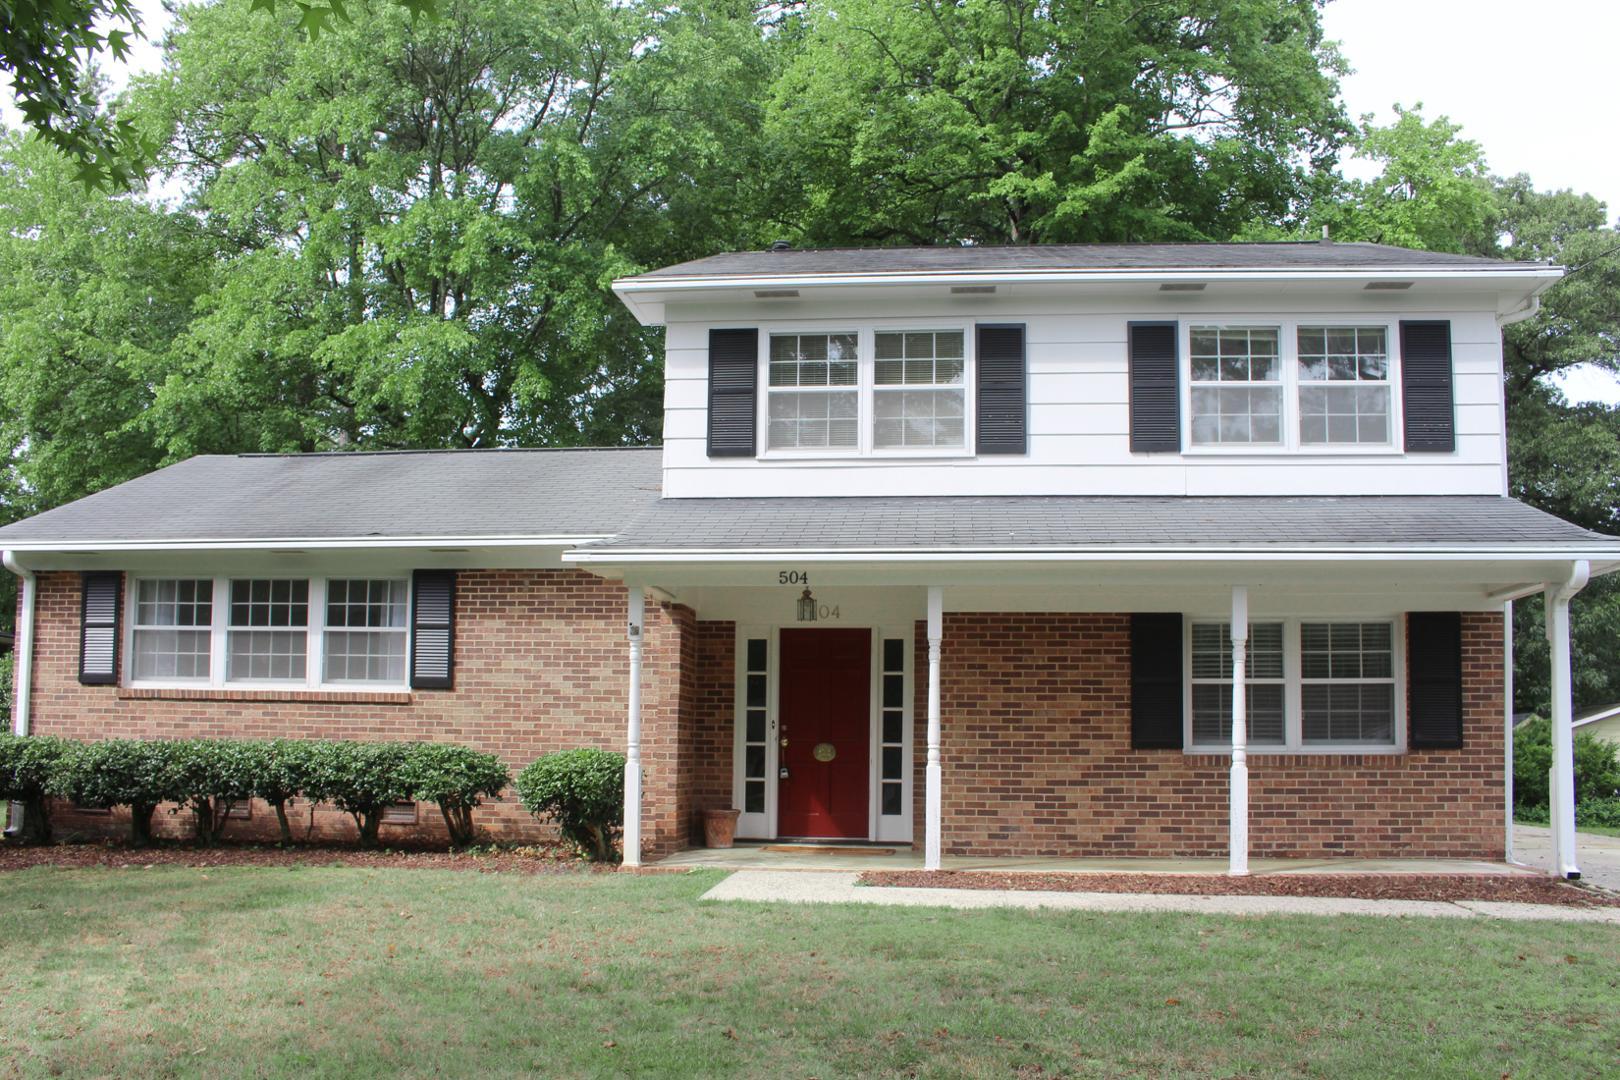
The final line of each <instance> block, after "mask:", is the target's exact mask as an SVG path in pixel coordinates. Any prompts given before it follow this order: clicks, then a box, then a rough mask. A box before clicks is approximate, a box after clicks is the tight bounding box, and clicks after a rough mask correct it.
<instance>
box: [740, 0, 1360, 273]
mask: <svg viewBox="0 0 1620 1080" xmlns="http://www.w3.org/2000/svg"><path fill="white" fill-rule="evenodd" d="M800 29H801V32H802V34H803V39H804V46H803V48H802V50H800V51H799V52H798V53H797V54H796V55H795V56H794V57H793V59H792V61H791V63H790V65H789V67H788V68H787V70H786V72H785V74H784V75H783V77H782V78H781V79H780V80H779V81H778V82H777V84H776V86H775V88H774V92H773V93H772V94H771V101H770V112H769V117H768V124H767V131H768V135H769V145H770V147H771V149H772V161H773V162H774V163H775V168H774V169H773V173H772V179H773V184H774V186H775V199H774V201H773V204H772V212H773V213H774V214H775V215H776V219H777V220H778V221H780V222H781V223H782V224H783V226H784V227H785V228H786V229H787V230H789V231H792V232H794V233H797V234H798V235H800V236H802V237H803V238H804V239H806V240H808V241H812V242H817V243H826V242H849V243H891V242H892V243H917V244H940V243H960V242H965V241H971V242H976V243H997V242H1000V243H1007V242H1013V243H1042V242H1055V241H1099V240H1106V241H1124V240H1164V239H1193V240H1196V239H1219V240H1224V239H1227V238H1228V237H1230V236H1231V235H1232V234H1233V233H1234V232H1235V231H1237V230H1238V229H1239V228H1240V227H1241V226H1242V225H1243V224H1244V223H1245V222H1249V221H1252V220H1255V219H1261V220H1266V221H1277V220H1280V219H1282V218H1284V217H1286V216H1288V215H1289V214H1290V213H1291V212H1292V211H1294V210H1295V209H1296V208H1297V207H1298V205H1299V204H1300V203H1301V201H1302V200H1304V199H1305V198H1306V197H1307V196H1308V195H1309V194H1310V191H1311V189H1312V184H1313V180H1312V171H1313V170H1327V169H1328V168H1329V167H1330V166H1331V165H1332V163H1333V161H1334V155H1335V151H1336V149H1337V147H1338V144H1339V141H1340V139H1341V137H1342V136H1343V134H1344V133H1345V132H1346V130H1347V123H1346V121H1345V118H1344V115H1343V112H1342V110H1341V107H1340V105H1339V101H1338V83H1337V76H1338V75H1339V74H1340V73H1341V72H1342V71H1343V70H1344V68H1343V64H1342V62H1341V61H1340V59H1339V56H1338V54H1337V52H1336V51H1335V50H1334V48H1333V46H1332V45H1331V44H1329V43H1327V42H1325V41H1324V40H1323V37H1322V29H1321V24H1320V21H1319V17H1318V5H1317V4H1316V3H1314V2H1313V0H1191V2H1189V3H1183V4H1143V3H1140V2H1138V0H961V2H946V0H917V2H915V3H894V2H892V0H846V2H843V3H839V4H836V5H823V4H817V5H810V6H809V8H808V10H807V13H806V14H805V16H804V21H803V25H802V27H801V28H800Z"/></svg>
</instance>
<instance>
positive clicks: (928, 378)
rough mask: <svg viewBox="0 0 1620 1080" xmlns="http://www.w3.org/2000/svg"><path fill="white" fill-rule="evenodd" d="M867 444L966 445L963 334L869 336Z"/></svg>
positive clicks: (921, 332)
mask: <svg viewBox="0 0 1620 1080" xmlns="http://www.w3.org/2000/svg"><path fill="white" fill-rule="evenodd" d="M872 338H873V362H872V370H873V375H874V378H873V382H874V389H873V399H872V405H873V408H872V412H873V423H872V445H873V446H874V447H875V448H876V449H879V450H893V449H899V448H903V447H918V446H921V447H929V448H934V447H958V448H959V447H964V446H966V445H967V430H966V426H965V425H966V417H967V386H966V379H967V344H966V339H967V335H966V334H965V333H964V332H963V331H961V330H879V331H877V332H876V333H874V334H873V336H872Z"/></svg>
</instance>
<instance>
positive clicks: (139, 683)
mask: <svg viewBox="0 0 1620 1080" xmlns="http://www.w3.org/2000/svg"><path fill="white" fill-rule="evenodd" d="M203 580H212V581H213V583H214V604H213V611H212V613H211V614H212V616H213V619H212V622H211V624H210V626H209V635H210V636H209V657H208V678H206V679H137V678H135V677H134V671H135V616H134V611H135V596H136V590H137V588H138V587H139V586H138V583H139V582H141V581H203ZM256 580H269V581H308V582H309V626H308V627H307V628H306V629H305V633H306V635H307V638H306V644H305V662H304V678H302V679H227V678H226V670H225V669H226V664H227V661H228V655H227V649H226V642H227V636H228V634H229V632H230V597H231V593H230V589H231V582H232V581H256ZM360 580H367V581H370V580H376V581H381V580H388V581H404V582H405V612H406V618H405V623H406V625H405V632H404V639H405V657H406V665H405V677H404V678H402V679H400V680H399V681H398V682H358V681H347V680H346V681H342V682H327V681H326V631H327V626H326V583H327V582H328V581H360ZM412 588H413V585H412V582H411V577H410V575H409V574H404V575H397V574H390V575H383V576H381V577H375V576H372V577H367V576H365V575H363V574H362V575H357V574H329V575H324V576H319V577H316V576H307V575H302V574H285V573H279V574H278V573H269V574H253V573H243V574H226V575H217V576H212V577H210V576H208V575H197V574H183V573H162V574H141V575H136V574H126V575H125V583H124V610H125V611H126V612H129V613H130V614H129V617H127V618H125V619H124V627H123V631H122V633H121V634H120V637H121V638H122V645H123V649H124V655H125V656H126V657H128V658H129V659H128V661H127V662H126V663H125V665H124V670H125V672H126V675H125V677H124V682H123V685H124V686H125V687H127V688H129V689H132V690H318V691H323V692H331V693H368V692H373V693H374V692H379V691H382V692H389V693H394V692H398V691H401V690H408V689H410V679H411V676H410V662H409V661H410V655H411V637H412V630H411V626H410V612H411V610H412V602H413V596H412V592H411V590H412ZM199 629H200V628H199ZM337 629H350V628H348V627H338V628H337Z"/></svg>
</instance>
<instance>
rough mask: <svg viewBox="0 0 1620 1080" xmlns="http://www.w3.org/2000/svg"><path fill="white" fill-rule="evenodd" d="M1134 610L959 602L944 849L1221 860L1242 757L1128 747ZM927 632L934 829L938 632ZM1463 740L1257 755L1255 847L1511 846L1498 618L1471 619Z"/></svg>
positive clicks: (1457, 851)
mask: <svg viewBox="0 0 1620 1080" xmlns="http://www.w3.org/2000/svg"><path fill="white" fill-rule="evenodd" d="M1128 619H1129V616H1126V615H1081V614H1056V615H1047V614H968V613H960V614H947V615H946V616H945V635H944V641H943V645H942V664H941V667H942V670H941V695H940V701H941V705H940V708H941V718H942V725H941V760H942V763H943V765H944V790H943V821H942V832H943V837H942V839H943V845H944V850H945V852H946V853H947V854H960V855H990V854H994V855H1103V856H1106V855H1116V856H1118V855H1157V856H1218V855H1225V854H1226V851H1227V791H1228V773H1229V769H1230V764H1231V762H1230V759H1229V758H1227V757H1225V756H1215V755H1186V754H1183V753H1182V752H1181V751H1179V750H1132V749H1131V746H1130V650H1129V644H1128V641H1129V639H1128ZM924 634H925V631H924V629H923V627H922V626H921V624H919V625H918V628H917V648H916V658H917V659H916V663H917V668H916V670H917V672H918V677H917V679H916V684H917V688H918V693H917V698H916V704H915V710H916V717H917V729H916V746H917V755H916V762H915V766H916V771H915V785H914V786H915V795H916V800H915V804H914V819H915V831H916V842H917V843H918V844H919V845H920V844H921V843H922V835H923V828H924V819H923V802H922V799H923V763H924V758H925V754H926V747H927V707H926V706H927V702H926V688H927V678H926V673H927V664H928V654H927V641H926V639H925V637H924ZM1463 650H1464V656H1463V664H1464V703H1463V704H1464V732H1463V737H1464V744H1465V745H1464V748H1463V749H1461V750H1429V751H1414V752H1408V753H1403V754H1395V755H1387V754H1386V755H1373V754H1331V755H1273V754H1260V753H1251V754H1250V755H1249V806H1250V819H1249V839H1250V852H1251V854H1253V855H1254V856H1256V857H1263V856H1334V855H1345V856H1366V857H1389V856H1413V857H1472V858H1500V857H1501V856H1502V853H1503V835H1502V834H1503V827H1502V791H1503V787H1502V785H1503V774H1502V765H1503V762H1502V725H1503V719H1502V716H1503V712H1502V710H1503V697H1502V695H1503V679H1502V620H1501V616H1500V615H1498V614H1495V613H1469V614H1465V615H1464V616H1463Z"/></svg>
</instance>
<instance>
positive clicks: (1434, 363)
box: [1401, 322, 1457, 453]
mask: <svg viewBox="0 0 1620 1080" xmlns="http://www.w3.org/2000/svg"><path fill="white" fill-rule="evenodd" d="M1401 409H1402V414H1403V416H1404V417H1405V428H1406V450H1407V452H1408V453H1449V452H1451V451H1452V450H1455V449H1456V448H1457V433H1456V429H1457V424H1456V418H1455V409H1454V408H1453V403H1452V387H1451V324H1450V323H1449V322H1403V323H1401Z"/></svg>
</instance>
